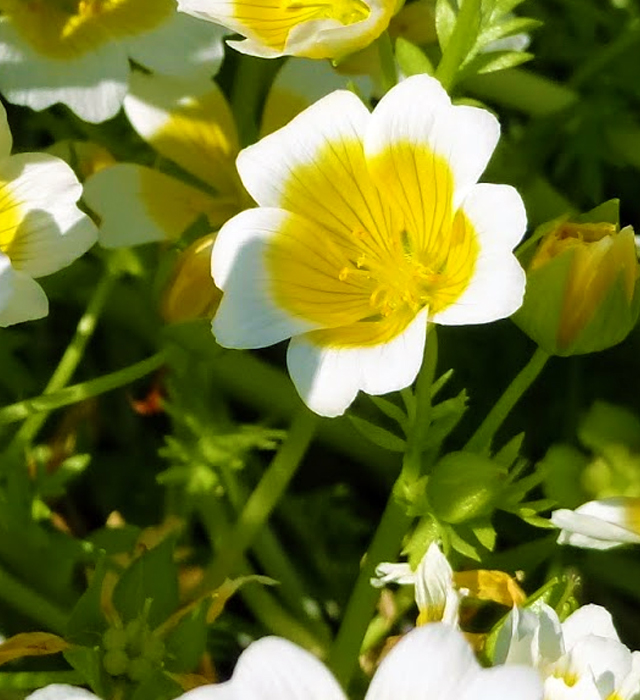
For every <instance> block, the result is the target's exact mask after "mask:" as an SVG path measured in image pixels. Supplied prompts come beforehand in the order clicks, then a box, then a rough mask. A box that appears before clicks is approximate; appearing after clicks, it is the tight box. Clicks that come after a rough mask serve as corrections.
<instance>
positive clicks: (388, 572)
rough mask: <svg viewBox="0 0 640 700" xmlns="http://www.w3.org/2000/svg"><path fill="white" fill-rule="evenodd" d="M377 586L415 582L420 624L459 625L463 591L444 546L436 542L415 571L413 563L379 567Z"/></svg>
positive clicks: (385, 564) (380, 565) (412, 583)
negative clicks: (459, 587) (454, 581)
mask: <svg viewBox="0 0 640 700" xmlns="http://www.w3.org/2000/svg"><path fill="white" fill-rule="evenodd" d="M376 576H377V578H375V579H372V580H371V584H372V585H373V586H376V587H379V586H384V585H386V584H387V583H398V584H401V585H403V584H411V585H413V586H415V596H416V604H417V605H418V610H419V611H420V615H419V617H418V624H424V623H426V622H444V623H445V624H448V625H454V626H457V624H458V608H459V607H460V594H459V593H458V591H457V590H456V588H455V586H454V585H453V569H452V568H451V565H450V564H449V562H448V561H447V558H446V557H445V556H444V554H443V553H442V552H441V551H440V547H438V545H437V544H436V543H435V542H432V543H431V544H430V545H429V548H428V549H427V552H426V554H425V555H424V557H422V559H421V560H420V563H419V564H418V567H417V568H416V570H415V571H413V570H412V569H411V567H410V566H409V564H391V563H383V564H379V565H378V566H377V567H376Z"/></svg>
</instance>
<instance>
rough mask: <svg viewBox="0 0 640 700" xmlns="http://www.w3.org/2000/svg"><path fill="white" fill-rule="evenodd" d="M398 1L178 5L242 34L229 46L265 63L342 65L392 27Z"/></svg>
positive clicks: (195, 1)
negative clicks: (299, 59) (297, 60)
mask: <svg viewBox="0 0 640 700" xmlns="http://www.w3.org/2000/svg"><path fill="white" fill-rule="evenodd" d="M398 7H399V3H398V0H329V1H328V2H322V3H319V2H314V1H313V0H284V2H277V3H274V2H270V1H269V0H254V2H248V0H232V1H231V2H229V1H228V0H178V8H179V10H180V11H182V12H186V13H188V14H190V15H194V16H196V17H201V18H203V19H207V20H210V21H212V22H217V23H218V24H221V25H223V26H225V27H228V28H229V29H230V30H232V31H234V32H237V33H238V34H241V35H242V36H243V37H245V38H244V40H242V41H229V42H228V44H229V45H230V46H232V47H233V48H234V49H237V50H238V51H241V52H242V53H246V54H250V55H252V56H261V57H263V58H276V57H278V56H303V57H306V58H331V59H339V58H342V57H343V56H346V55H348V54H350V53H353V52H354V51H358V50H359V49H363V48H364V47H365V46H368V45H369V44H371V43H372V42H373V41H375V40H376V39H377V38H378V37H379V36H380V35H381V34H382V32H383V31H384V30H385V29H386V28H387V27H388V26H389V21H390V20H391V17H392V16H393V15H394V13H395V12H396V10H397V9H398Z"/></svg>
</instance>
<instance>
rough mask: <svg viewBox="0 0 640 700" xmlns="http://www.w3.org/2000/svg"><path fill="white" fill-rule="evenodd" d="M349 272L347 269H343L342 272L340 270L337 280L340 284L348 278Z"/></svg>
mask: <svg viewBox="0 0 640 700" xmlns="http://www.w3.org/2000/svg"><path fill="white" fill-rule="evenodd" d="M350 272H351V270H350V269H349V268H348V267H343V268H342V270H340V272H339V273H338V279H339V280H340V281H341V282H344V281H345V280H346V279H347V277H348V276H349V273H350Z"/></svg>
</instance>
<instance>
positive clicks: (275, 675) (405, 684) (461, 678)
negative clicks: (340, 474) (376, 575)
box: [27, 624, 542, 700]
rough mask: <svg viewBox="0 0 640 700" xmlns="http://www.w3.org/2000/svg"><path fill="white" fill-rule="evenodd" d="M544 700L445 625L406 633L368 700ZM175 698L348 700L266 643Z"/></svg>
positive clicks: (315, 667) (530, 679) (279, 643)
mask: <svg viewBox="0 0 640 700" xmlns="http://www.w3.org/2000/svg"><path fill="white" fill-rule="evenodd" d="M399 698H404V699H407V700H409V698H410V699H411V700H486V698H491V700H507V699H511V698H517V699H518V700H542V688H541V685H540V679H539V677H538V674H537V673H535V672H534V671H532V670H531V669H528V668H517V667H513V666H511V667H509V666H505V667H502V668H491V669H484V668H482V667H481V666H480V664H479V663H478V662H477V661H476V658H475V657H474V655H473V652H472V651H471V647H470V646H469V645H468V644H467V642H466V641H465V639H464V637H463V636H462V634H461V633H460V632H458V631H457V630H455V629H453V628H451V627H448V626H446V625H437V624H436V625H429V626H428V627H421V628H418V629H415V630H413V631H412V632H409V634H407V635H406V636H405V637H404V638H403V639H402V640H400V642H399V643H398V644H396V645H395V647H394V648H393V649H392V650H391V651H390V652H389V654H388V655H387V656H386V657H385V658H384V659H383V661H382V663H381V664H380V667H379V668H378V670H377V672H376V674H375V676H374V677H373V680H372V681H371V684H370V686H369V690H368V692H367V695H366V700H398V699H399ZM67 699H69V700H71V699H73V700H76V699H77V700H96V699H95V696H94V695H92V694H91V693H88V692H87V691H82V690H81V689H79V688H73V687H72V686H63V685H50V686H47V687H46V688H43V689H41V690H38V691H36V692H35V693H33V694H32V695H30V696H28V698H27V700H67ZM177 700H346V695H345V694H344V692H343V691H342V689H341V688H340V686H339V685H338V682H337V681H336V680H335V678H334V677H333V676H332V675H331V673H330V672H329V670H328V669H327V668H326V667H325V666H324V665H323V664H322V663H321V662H320V661H318V659H316V657H315V656H313V655H312V654H310V653H309V652H308V651H305V650H304V649H301V648H300V647H298V646H296V645H295V644H292V643H291V642H288V641H287V640H285V639H280V638H279V637H265V638H263V639H260V640H259V641H257V642H254V643H253V644H251V645H250V646H249V647H248V648H247V649H246V650H245V651H244V652H243V653H242V654H241V656H240V658H239V659H238V663H237V664H236V668H235V671H234V673H233V677H232V678H231V680H230V681H227V682H226V683H219V684H216V685H205V686H201V687H200V688H196V689H195V690H191V691H189V692H187V693H185V694H184V695H181V696H180V697H179V698H177Z"/></svg>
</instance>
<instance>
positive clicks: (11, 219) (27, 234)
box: [0, 106, 97, 326]
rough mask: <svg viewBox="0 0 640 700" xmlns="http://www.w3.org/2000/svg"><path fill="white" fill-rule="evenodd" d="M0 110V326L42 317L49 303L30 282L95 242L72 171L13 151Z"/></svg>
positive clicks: (43, 156) (48, 159)
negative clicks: (79, 200) (80, 201)
mask: <svg viewBox="0 0 640 700" xmlns="http://www.w3.org/2000/svg"><path fill="white" fill-rule="evenodd" d="M11 144H12V138H11V132H10V131H9V126H8V124H7V119H6V114H5V112H4V108H2V107H1V106H0V191H1V196H0V326H10V325H12V324H14V323H20V322H22V321H30V320H33V319H36V318H42V317H43V316H46V315H47V314H48V312H49V302H48V300H47V297H46V295H45V293H44V291H43V289H42V287H41V286H40V285H39V284H38V283H37V282H36V281H35V279H34V278H37V277H44V276H46V275H50V274H51V273H53V272H57V271H58V270H61V269H62V268H63V267H66V266H67V265H69V264H70V263H71V262H73V261H74V260H75V259H76V258H78V257H80V256H81V255H82V254H83V253H85V252H86V251H87V250H88V249H89V248H90V247H91V246H92V245H93V244H94V243H95V241H96V239H97V231H96V229H95V226H94V225H93V223H92V222H91V220H90V219H89V217H88V216H87V215H86V214H84V213H83V212H82V211H80V209H78V207H77V206H76V202H77V201H78V199H79V198H80V195H81V193H82V186H81V185H80V183H79V182H78V179H77V178H76V176H75V175H74V173H73V171H72V170H71V168H70V167H69V166H68V165H67V164H66V163H64V162H63V161H61V160H60V159H59V158H55V157H54V156H50V155H47V154H44V153H20V154H17V155H14V156H12V155H10V153H11Z"/></svg>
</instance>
